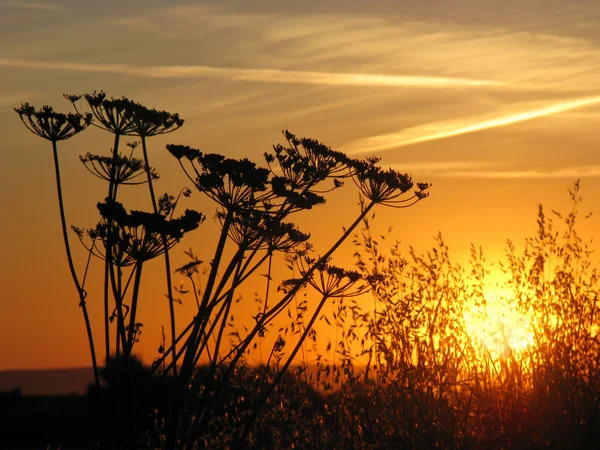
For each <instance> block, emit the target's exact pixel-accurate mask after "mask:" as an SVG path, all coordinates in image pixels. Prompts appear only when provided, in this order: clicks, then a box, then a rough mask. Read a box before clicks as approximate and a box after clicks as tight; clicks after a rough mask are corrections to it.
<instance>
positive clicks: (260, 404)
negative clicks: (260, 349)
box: [238, 295, 329, 449]
mask: <svg viewBox="0 0 600 450" xmlns="http://www.w3.org/2000/svg"><path fill="white" fill-rule="evenodd" d="M327 299H329V296H327V295H324V296H323V298H322V299H321V301H320V302H319V305H318V306H317V309H316V310H315V312H314V314H313V315H312V317H311V318H310V321H309V322H308V325H307V326H306V328H305V329H304V332H303V333H302V336H300V339H299V340H298V342H297V343H296V346H295V347H294V350H292V353H290V356H288V358H287V360H286V362H285V364H284V365H283V367H282V368H281V370H280V371H279V372H278V373H277V377H275V379H274V380H273V382H272V383H271V384H269V387H268V388H267V391H266V392H265V393H264V395H262V396H261V398H260V399H259V401H258V404H257V405H256V407H255V408H254V412H253V413H252V416H251V417H250V420H249V421H248V423H247V424H246V427H245V428H244V432H243V434H242V436H241V437H240V440H239V442H238V448H240V449H241V448H242V445H243V443H244V440H245V439H246V437H247V436H248V433H249V432H250V428H252V424H253V423H254V421H255V420H256V418H257V417H258V414H259V413H260V410H261V409H262V407H263V406H264V404H265V402H266V401H267V399H268V398H269V396H270V395H271V394H272V393H273V390H275V388H276V387H277V385H278V384H279V382H280V381H281V379H282V378H283V375H284V374H285V372H287V370H288V368H289V367H290V365H291V364H292V361H293V360H294V358H295V357H296V355H297V354H298V351H299V350H300V349H301V348H302V344H303V343H304V341H305V340H306V337H307V336H308V333H310V330H311V329H312V327H313V325H314V324H315V320H317V317H318V316H319V313H320V312H321V309H323V306H324V305H325V303H326V302H327Z"/></svg>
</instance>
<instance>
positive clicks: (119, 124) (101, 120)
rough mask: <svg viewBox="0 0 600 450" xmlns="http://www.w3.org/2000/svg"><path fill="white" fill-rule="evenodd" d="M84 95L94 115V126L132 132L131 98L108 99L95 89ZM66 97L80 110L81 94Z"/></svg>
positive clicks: (125, 132)
mask: <svg viewBox="0 0 600 450" xmlns="http://www.w3.org/2000/svg"><path fill="white" fill-rule="evenodd" d="M83 97H84V98H85V100H86V101H87V103H88V105H89V107H90V111H91V112H92V113H91V114H92V115H93V117H94V126H96V127H98V128H101V129H103V130H106V131H110V132H112V133H114V134H118V135H124V134H127V133H128V132H130V130H131V108H130V107H129V100H127V99H126V98H120V99H114V98H110V99H108V98H106V94H105V93H104V92H102V91H100V92H96V91H94V92H93V93H91V94H85V95H84V96H83ZM65 98H66V99H67V100H69V101H70V102H71V103H72V104H73V107H74V108H75V111H77V112H79V111H78V110H77V101H78V100H79V99H81V95H65Z"/></svg>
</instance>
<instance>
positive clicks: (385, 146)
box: [342, 96, 600, 154]
mask: <svg viewBox="0 0 600 450" xmlns="http://www.w3.org/2000/svg"><path fill="white" fill-rule="evenodd" d="M599 103H600V96H595V97H586V98H581V99H574V100H567V101H563V102H559V103H553V104H550V105H547V106H544V107H542V108H538V109H532V110H527V111H520V112H515V113H511V114H508V115H503V116H500V117H493V118H481V117H480V118H466V119H457V120H452V121H442V122H434V123H429V124H425V125H419V126H416V127H411V128H407V129H404V130H401V131H398V132H395V133H387V134H381V135H378V136H371V137H367V138H364V139H359V140H357V141H354V142H351V143H349V144H346V145H345V146H344V147H343V148H342V150H343V151H345V152H346V153H349V154H364V153H376V152H381V151H384V150H391V149H395V148H399V147H405V146H407V145H413V144H418V143H421V142H428V141H435V140H439V139H445V138H449V137H453V136H459V135H461V134H467V133H474V132H476V131H482V130H487V129H490V128H497V127H503V126H507V125H512V124H515V123H519V122H524V121H527V120H533V119H537V118H540V117H545V116H550V115H553V114H558V113H561V112H565V111H570V110H573V109H578V108H584V107H586V106H592V105H596V104H599Z"/></svg>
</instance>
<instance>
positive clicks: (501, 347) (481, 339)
mask: <svg viewBox="0 0 600 450" xmlns="http://www.w3.org/2000/svg"><path fill="white" fill-rule="evenodd" d="M511 295H512V293H511V292H510V291H509V290H508V289H506V288H500V287H494V286H490V285H488V286H487V287H486V288H484V290H483V296H484V299H485V302H481V304H480V305H474V304H473V305H471V306H470V307H467V309H466V310H465V313H464V320H465V329H466V332H467V334H468V335H469V337H470V338H471V341H472V344H473V345H474V346H475V347H476V348H478V349H479V350H480V351H482V355H481V356H484V355H485V354H487V355H488V356H489V357H490V358H491V359H492V360H494V361H496V360H498V359H501V358H506V357H507V356H508V355H509V354H510V355H512V356H513V357H516V356H517V355H519V354H521V353H522V352H523V351H524V350H526V349H527V348H528V347H529V346H530V345H532V343H533V332H532V330H531V323H530V319H529V318H528V317H527V316H526V315H524V314H521V313H520V312H518V311H517V310H516V308H515V305H514V302H511Z"/></svg>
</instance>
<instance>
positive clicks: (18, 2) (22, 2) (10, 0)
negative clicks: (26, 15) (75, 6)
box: [0, 0, 66, 11]
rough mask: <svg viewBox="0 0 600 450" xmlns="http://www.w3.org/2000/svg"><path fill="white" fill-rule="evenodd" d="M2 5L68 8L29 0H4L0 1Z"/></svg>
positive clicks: (51, 8)
mask: <svg viewBox="0 0 600 450" xmlns="http://www.w3.org/2000/svg"><path fill="white" fill-rule="evenodd" d="M0 7H5V8H19V9H31V10H36V11H64V10H66V8H65V7H64V6H63V5H57V4H56V3H48V2H29V1H26V0H3V1H0Z"/></svg>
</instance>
